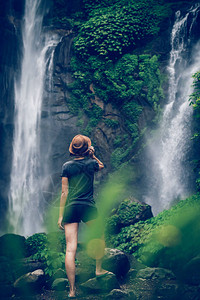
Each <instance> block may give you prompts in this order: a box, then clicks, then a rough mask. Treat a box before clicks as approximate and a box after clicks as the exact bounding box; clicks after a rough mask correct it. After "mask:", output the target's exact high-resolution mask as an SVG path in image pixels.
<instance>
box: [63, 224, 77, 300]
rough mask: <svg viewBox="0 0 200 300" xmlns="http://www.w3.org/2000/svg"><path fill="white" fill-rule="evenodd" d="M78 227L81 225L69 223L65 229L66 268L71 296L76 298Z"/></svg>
mask: <svg viewBox="0 0 200 300" xmlns="http://www.w3.org/2000/svg"><path fill="white" fill-rule="evenodd" d="M78 225H79V223H67V224H65V225H64V227H65V238H66V244H67V246H66V256H65V268H66V273H67V277H68V280H69V287H70V291H69V296H70V297H74V296H75V256H76V249H77V242H78Z"/></svg>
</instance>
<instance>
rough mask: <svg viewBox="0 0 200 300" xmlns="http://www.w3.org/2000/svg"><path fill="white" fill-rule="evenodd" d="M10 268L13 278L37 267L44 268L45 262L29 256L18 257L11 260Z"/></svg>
mask: <svg viewBox="0 0 200 300" xmlns="http://www.w3.org/2000/svg"><path fill="white" fill-rule="evenodd" d="M12 269H13V274H14V277H15V279H17V278H19V277H20V276H22V275H24V274H27V273H30V272H33V271H35V270H38V269H42V270H44V269H45V264H44V263H43V262H41V261H38V260H34V259H31V258H24V259H18V260H15V261H14V262H12Z"/></svg>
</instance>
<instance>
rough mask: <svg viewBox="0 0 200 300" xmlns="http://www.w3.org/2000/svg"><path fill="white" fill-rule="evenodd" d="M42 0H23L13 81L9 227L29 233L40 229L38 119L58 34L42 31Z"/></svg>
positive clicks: (40, 178) (41, 209)
mask: <svg viewBox="0 0 200 300" xmlns="http://www.w3.org/2000/svg"><path fill="white" fill-rule="evenodd" d="M41 2H42V1H41V0H26V4H25V16H24V25H23V26H24V27H23V46H24V53H23V59H22V67H21V76H20V79H19V80H16V82H15V129H14V141H13V161H12V171H11V182H10V195H9V214H8V218H9V224H10V227H11V228H10V230H12V231H13V232H17V233H21V234H25V235H28V234H32V233H35V232H38V231H41V230H42V223H43V222H42V221H43V216H42V213H43V207H42V205H41V203H40V202H41V197H40V194H41V193H40V186H41V183H42V180H43V178H42V176H43V174H42V161H41V149H40V131H41V128H40V121H41V110H42V99H43V89H44V84H45V78H46V76H48V78H50V77H51V76H50V75H49V74H48V72H51V71H52V70H50V69H52V59H51V58H52V53H53V51H54V49H55V46H56V44H57V43H58V37H57V36H54V35H51V36H50V35H47V34H44V33H43V32H42V22H43V16H44V12H42V9H41Z"/></svg>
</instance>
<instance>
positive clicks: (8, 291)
mask: <svg viewBox="0 0 200 300" xmlns="http://www.w3.org/2000/svg"><path fill="white" fill-rule="evenodd" d="M13 281H14V275H13V272H12V268H11V264H10V262H9V260H8V259H7V258H6V257H3V256H2V257H0V299H3V298H4V297H6V296H8V297H9V296H11V295H12V294H13Z"/></svg>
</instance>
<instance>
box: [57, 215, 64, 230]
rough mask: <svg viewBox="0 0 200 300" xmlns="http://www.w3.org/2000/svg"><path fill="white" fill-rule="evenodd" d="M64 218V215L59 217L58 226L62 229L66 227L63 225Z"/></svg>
mask: <svg viewBox="0 0 200 300" xmlns="http://www.w3.org/2000/svg"><path fill="white" fill-rule="evenodd" d="M62 220H63V217H59V219H58V227H59V228H60V229H61V230H64V227H63V226H62Z"/></svg>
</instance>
